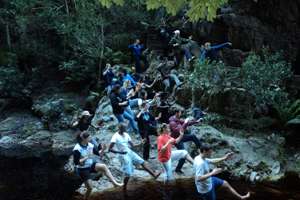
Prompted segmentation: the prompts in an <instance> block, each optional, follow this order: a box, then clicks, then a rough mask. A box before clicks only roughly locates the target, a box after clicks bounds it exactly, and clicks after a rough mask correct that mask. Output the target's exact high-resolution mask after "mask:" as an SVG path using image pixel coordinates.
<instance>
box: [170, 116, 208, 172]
mask: <svg viewBox="0 0 300 200" xmlns="http://www.w3.org/2000/svg"><path fill="white" fill-rule="evenodd" d="M174 113H175V114H174V116H172V117H170V119H169V126H170V130H171V137H173V138H175V139H176V138H178V137H179V135H180V130H181V129H184V130H185V128H186V127H187V126H191V125H193V124H196V123H199V122H201V121H202V120H203V118H200V119H198V120H197V121H189V118H186V119H185V121H183V120H181V119H180V117H181V110H175V111H174ZM188 141H193V142H194V143H195V145H196V146H197V147H198V148H200V147H201V145H202V142H201V141H200V140H199V139H198V138H197V136H196V135H195V134H193V133H190V134H184V135H183V137H182V140H181V141H180V142H178V143H177V144H175V146H176V148H177V149H185V148H184V144H183V143H184V142H188ZM184 161H185V160H184V159H180V160H179V162H178V165H177V167H176V169H175V172H177V173H178V174H184V173H183V172H182V171H181V168H182V167H183V164H184Z"/></svg>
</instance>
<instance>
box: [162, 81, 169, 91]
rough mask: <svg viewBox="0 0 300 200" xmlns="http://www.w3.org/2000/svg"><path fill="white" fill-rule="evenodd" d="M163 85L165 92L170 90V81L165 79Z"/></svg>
mask: <svg viewBox="0 0 300 200" xmlns="http://www.w3.org/2000/svg"><path fill="white" fill-rule="evenodd" d="M163 83H164V85H165V92H168V91H169V88H170V79H168V78H166V79H165V80H163Z"/></svg>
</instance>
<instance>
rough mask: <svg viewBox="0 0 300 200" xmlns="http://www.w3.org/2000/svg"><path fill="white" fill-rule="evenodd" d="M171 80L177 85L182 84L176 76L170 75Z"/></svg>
mask: <svg viewBox="0 0 300 200" xmlns="http://www.w3.org/2000/svg"><path fill="white" fill-rule="evenodd" d="M170 78H171V79H173V81H174V82H175V83H176V85H180V84H181V81H180V80H179V79H178V77H177V76H176V75H175V74H170Z"/></svg>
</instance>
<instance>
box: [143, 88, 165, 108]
mask: <svg viewBox="0 0 300 200" xmlns="http://www.w3.org/2000/svg"><path fill="white" fill-rule="evenodd" d="M158 96H160V95H159V94H158V93H156V94H155V95H154V98H153V99H148V93H147V91H146V90H142V91H141V95H140V98H139V99H138V106H139V109H140V110H142V109H143V107H142V104H143V103H144V102H148V103H149V107H150V106H152V105H153V104H154V103H155V101H156V98H157V97H158Z"/></svg>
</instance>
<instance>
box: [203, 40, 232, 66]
mask: <svg viewBox="0 0 300 200" xmlns="http://www.w3.org/2000/svg"><path fill="white" fill-rule="evenodd" d="M226 45H230V46H231V45H232V44H231V43H230V42H226V43H224V44H220V45H219V46H213V47H212V46H211V43H210V42H207V43H205V50H204V51H203V53H202V56H201V58H200V61H202V60H203V58H208V59H209V60H210V61H209V63H212V62H213V61H216V63H218V62H222V61H221V60H219V59H218V58H217V51H219V50H221V49H223V48H224V47H225V46H226Z"/></svg>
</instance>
